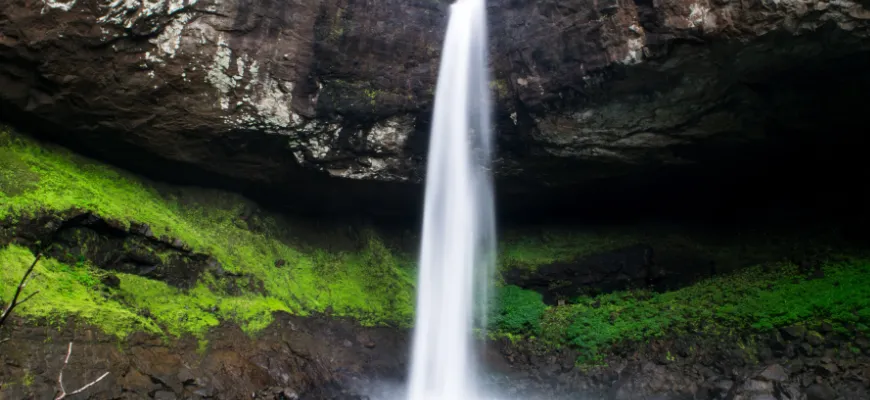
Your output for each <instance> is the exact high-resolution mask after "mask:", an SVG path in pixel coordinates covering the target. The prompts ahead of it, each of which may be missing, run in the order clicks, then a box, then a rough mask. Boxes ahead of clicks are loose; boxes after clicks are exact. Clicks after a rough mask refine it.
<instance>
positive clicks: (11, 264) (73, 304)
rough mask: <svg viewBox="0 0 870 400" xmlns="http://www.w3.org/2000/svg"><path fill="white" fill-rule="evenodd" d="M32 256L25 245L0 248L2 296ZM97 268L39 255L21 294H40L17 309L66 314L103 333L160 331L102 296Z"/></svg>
mask: <svg viewBox="0 0 870 400" xmlns="http://www.w3.org/2000/svg"><path fill="white" fill-rule="evenodd" d="M33 259H34V256H33V254H31V253H30V251H29V250H28V249H26V248H23V247H19V246H9V247H6V248H3V249H0V266H2V268H0V283H2V285H0V287H2V291H0V293H2V298H3V299H7V300H8V299H10V298H11V297H12V294H13V293H14V292H15V288H16V287H17V286H18V282H19V280H20V279H21V277H22V276H23V275H24V272H25V271H26V270H27V268H28V267H29V266H30V264H31V263H32V262H33ZM96 274H98V272H97V271H96V270H95V269H93V268H91V267H89V266H87V265H79V266H68V265H64V264H61V263H59V262H57V261H55V260H52V259H42V260H40V262H39V264H38V265H37V267H36V269H35V272H34V275H33V278H31V280H30V283H28V285H27V287H26V288H25V291H24V294H23V295H28V294H30V293H33V292H34V291H37V290H38V291H39V294H38V295H36V296H35V297H33V298H32V299H30V300H29V301H28V302H26V303H24V304H22V305H21V306H20V307H18V308H16V312H17V313H19V314H21V315H24V316H27V317H30V318H35V319H38V320H40V321H43V322H46V323H49V324H52V323H62V322H65V321H66V319H67V318H68V317H77V318H78V319H79V320H81V321H84V322H87V323H90V324H93V325H96V326H99V327H100V328H102V329H103V330H104V331H105V332H106V333H109V334H113V335H117V336H119V337H125V336H127V335H129V334H130V333H133V332H135V331H145V332H151V333H160V332H161V330H160V328H159V327H158V326H157V325H156V324H155V323H154V322H153V321H152V320H149V319H147V318H145V317H142V316H140V315H138V314H137V313H136V311H135V310H134V309H131V308H130V307H129V306H127V305H125V304H123V303H121V302H119V301H117V300H112V299H107V298H106V297H105V296H103V295H102V294H101V293H100V291H99V289H98V288H96V287H94V286H93V285H92V282H93V280H94V279H93V278H92V277H93V276H95V275H96Z"/></svg>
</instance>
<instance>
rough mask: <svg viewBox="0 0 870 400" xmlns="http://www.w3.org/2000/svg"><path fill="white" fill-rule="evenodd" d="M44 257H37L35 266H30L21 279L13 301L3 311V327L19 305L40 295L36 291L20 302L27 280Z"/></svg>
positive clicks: (0, 320) (0, 316)
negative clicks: (19, 297)
mask: <svg viewBox="0 0 870 400" xmlns="http://www.w3.org/2000/svg"><path fill="white" fill-rule="evenodd" d="M41 257H42V254H41V253H39V254H37V255H36V259H34V260H33V264H30V268H28V269H27V272H25V273H24V277H22V278H21V282H20V283H19V284H18V288H17V289H15V295H14V296H12V301H11V302H9V305H8V306H6V310H4V311H3V315H0V326H3V323H5V322H6V318H7V317H9V314H10V313H12V310H14V309H15V307H17V306H18V305H19V304H21V303H24V302H25V301H27V300H30V298H31V297H33V295H35V294H36V293H39V291H36V292H34V293H31V294H30V295H29V296H27V297H26V298H24V300H22V301H21V302H19V301H18V296H20V295H21V291H23V290H24V287H25V286H27V278H28V277H30V274H31V273H32V272H33V269H34V268H36V263H38V262H39V259H40V258H41Z"/></svg>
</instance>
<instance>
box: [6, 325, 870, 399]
mask: <svg viewBox="0 0 870 400" xmlns="http://www.w3.org/2000/svg"><path fill="white" fill-rule="evenodd" d="M276 316H277V318H276V321H275V322H274V323H273V325H272V326H270V327H269V328H268V329H266V330H265V331H263V332H262V333H261V334H259V335H257V337H256V338H254V339H251V338H249V337H247V336H246V335H245V334H244V333H242V332H241V331H240V330H239V329H238V328H236V327H232V326H221V327H219V328H217V329H215V330H214V331H212V332H211V333H210V334H209V335H208V337H207V339H208V344H207V345H206V346H198V345H197V342H196V341H195V340H191V339H187V340H182V341H177V342H176V341H170V342H167V341H163V340H161V339H159V338H154V337H148V336H145V335H137V336H134V337H132V338H129V340H126V341H124V342H123V343H119V342H118V341H117V340H115V339H114V338H110V337H105V336H104V335H101V334H99V333H97V332H96V331H93V330H91V329H88V328H87V327H83V326H79V327H74V326H72V325H67V326H65V327H51V328H38V327H33V326H31V325H27V324H25V325H23V326H17V327H15V328H14V330H13V332H12V333H11V335H12V336H11V339H10V340H9V341H6V342H4V343H0V361H2V363H0V396H2V397H3V398H14V399H19V398H48V397H49V396H52V395H53V394H54V393H55V389H56V385H57V375H58V373H59V371H60V367H61V365H62V363H63V358H64V356H65V354H66V351H67V343H68V342H70V341H73V342H74V346H73V352H72V355H71V357H70V361H69V365H68V367H67V368H66V369H65V373H64V383H65V386H66V387H67V388H69V387H74V388H78V387H80V386H82V385H84V384H86V383H88V382H90V381H91V380H92V379H94V378H96V377H98V376H100V375H102V374H103V373H105V372H109V375H108V376H107V377H106V378H105V379H104V380H102V381H100V382H99V383H98V384H97V385H94V386H93V387H91V388H90V389H88V391H86V392H85V393H86V394H85V395H86V396H88V398H92V399H191V400H193V399H243V398H247V399H251V398H253V399H259V400H288V399H308V400H326V399H329V400H361V399H366V398H370V399H391V398H399V397H400V396H399V395H396V394H395V393H401V392H400V390H401V383H400V382H401V381H402V380H403V379H404V377H405V374H406V368H407V364H406V360H407V349H408V346H409V343H408V340H407V339H408V332H406V331H401V330H395V329H389V328H377V329H373V328H361V327H359V326H356V325H354V324H352V323H350V322H347V321H341V320H335V319H326V318H298V317H291V316H288V315H286V314H280V313H279V314H277V315H276ZM4 337H5V336H4ZM786 337H787V338H786ZM810 337H815V338H817V339H818V340H817V341H814V342H813V343H815V344H810V340H809V338H810ZM853 341H855V342H859V343H864V342H863V341H864V339H860V338H859V339H855V337H853V336H850V335H849V336H843V335H840V334H837V333H833V332H829V333H826V334H824V335H822V334H820V333H818V332H813V331H810V332H809V333H808V334H807V335H806V336H805V337H804V336H803V335H800V336H799V337H795V336H792V335H784V334H783V335H781V334H779V333H778V332H773V333H770V334H762V335H757V334H755V335H750V336H739V335H738V336H721V337H719V336H710V337H705V336H702V335H695V334H690V335H685V336H683V337H671V338H664V339H654V340H652V341H651V342H649V343H646V344H637V343H634V344H630V343H627V344H626V345H625V346H623V347H624V348H623V349H622V350H619V349H618V350H617V352H616V354H614V355H611V356H609V357H608V358H607V364H606V365H603V366H594V367H588V366H587V368H578V367H576V366H575V360H576V357H577V356H578V355H580V354H581V353H578V352H576V351H572V350H566V349H563V350H559V351H541V349H538V348H536V346H535V345H534V344H530V343H528V342H523V341H519V342H515V343H512V342H511V341H509V340H507V339H505V340H503V341H498V342H492V343H489V346H488V350H487V351H486V354H485V357H486V358H485V360H486V361H485V363H486V365H487V367H488V370H489V373H488V374H487V375H486V378H485V379H484V385H485V386H487V387H488V389H489V390H491V391H492V392H493V393H497V394H499V395H500V398H507V399H576V398H577V396H584V397H583V398H587V397H588V398H607V399H617V400H620V399H638V398H644V399H661V400H679V399H698V400H722V399H747V400H752V399H756V400H760V399H775V400H786V399H792V400H793V399H805V400H829V399H846V400H861V399H866V398H867V396H868V395H870V372H868V371H870V369H868V368H870V359H868V351H870V350H868V348H867V346H862V347H863V348H859V347H856V346H855V345H854V344H852V342H853ZM865 344H866V343H865ZM797 348H800V349H802V350H801V351H796V350H795V349H797ZM68 390H70V389H68ZM397 390H398V391H397Z"/></svg>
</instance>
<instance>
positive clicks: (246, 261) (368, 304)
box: [0, 130, 413, 337]
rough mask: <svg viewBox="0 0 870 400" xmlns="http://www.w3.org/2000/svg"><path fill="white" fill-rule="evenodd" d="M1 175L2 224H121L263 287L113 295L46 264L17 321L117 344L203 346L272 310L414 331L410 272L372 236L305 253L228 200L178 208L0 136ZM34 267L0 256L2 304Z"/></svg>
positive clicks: (264, 321) (24, 258) (6, 253)
mask: <svg viewBox="0 0 870 400" xmlns="http://www.w3.org/2000/svg"><path fill="white" fill-rule="evenodd" d="M0 167H2V173H0V221H6V224H7V225H9V224H14V223H16V221H17V220H20V219H21V217H22V216H25V215H37V214H41V213H53V212H57V213H60V212H63V211H65V210H70V209H80V210H87V211H90V212H92V213H94V214H96V215H99V216H100V217H102V218H105V219H112V220H116V221H120V222H121V223H122V224H126V225H127V226H129V225H130V224H131V223H147V224H148V225H149V226H150V228H151V230H152V231H153V233H154V235H155V236H158V237H161V236H162V237H169V238H177V239H180V240H182V241H183V242H184V243H186V244H187V245H188V246H190V247H191V248H192V249H193V251H195V252H200V253H205V254H209V255H211V256H213V257H214V258H216V259H217V260H218V261H219V262H220V263H221V265H222V268H223V269H224V270H226V271H228V272H237V273H245V274H248V275H251V276H253V277H255V278H256V279H257V280H259V281H262V282H263V288H262V290H256V291H254V290H249V289H245V288H242V292H241V293H234V294H233V295H229V294H228V293H225V292H223V291H222V290H221V289H216V288H220V287H222V286H221V285H219V284H216V283H219V282H216V280H218V279H219V278H215V277H213V276H206V277H204V278H203V279H202V281H201V282H200V283H199V284H198V285H197V286H196V287H195V288H194V289H192V290H189V291H181V290H178V289H175V288H173V287H171V286H168V285H166V284H165V283H163V282H160V281H154V280H150V279H147V278H143V277H139V276H134V275H125V274H119V278H120V280H121V284H120V287H119V288H118V289H111V290H110V289H108V288H104V287H101V285H100V284H99V279H98V278H99V276H98V275H99V274H101V273H103V272H101V271H100V270H99V269H97V268H94V267H93V266H89V265H87V263H80V265H77V266H68V265H66V266H65V265H62V264H61V263H59V262H57V261H55V260H44V261H42V262H41V263H40V265H39V267H38V269H37V271H38V274H39V276H38V277H37V278H36V279H35V280H34V282H33V283H31V285H29V287H28V290H31V291H32V290H37V289H39V290H40V291H41V292H40V294H39V295H38V296H36V297H35V298H34V299H33V300H32V301H31V302H30V303H29V304H25V305H24V306H22V307H21V308H20V309H19V310H18V311H19V313H20V314H21V315H23V316H32V317H40V318H50V319H57V318H64V317H69V316H75V317H78V318H81V319H84V320H86V321H88V322H90V323H93V324H95V325H97V326H99V327H101V328H103V329H105V330H106V331H108V332H111V333H114V334H116V335H118V336H121V337H123V336H125V335H127V334H129V333H130V332H133V331H135V330H145V331H151V332H158V331H165V332H168V333H171V334H174V335H183V334H194V335H197V336H202V335H203V334H204V333H205V332H206V331H207V330H208V328H209V327H211V326H214V325H217V324H218V323H219V321H221V320H230V321H234V322H237V323H239V324H240V325H241V326H242V327H243V328H244V329H245V330H246V331H249V332H255V331H257V330H259V329H261V328H263V327H265V326H266V325H268V323H269V322H270V321H271V313H272V312H273V311H276V310H282V311H287V312H291V313H295V314H299V315H305V314H308V313H311V312H324V311H327V310H329V311H330V312H331V313H332V315H336V316H347V317H353V318H356V319H358V320H359V321H360V322H361V323H363V324H368V325H373V324H398V325H407V324H409V323H410V321H411V315H412V311H413V307H412V298H413V280H412V277H411V273H410V272H409V269H410V265H408V263H403V262H401V260H403V259H404V258H403V257H399V256H398V255H397V254H395V253H394V252H393V251H391V250H390V249H388V248H387V247H386V246H385V245H384V243H383V241H382V240H381V239H380V238H379V237H378V236H377V235H376V234H374V233H371V232H369V233H368V234H367V235H366V237H365V239H364V240H362V243H361V244H360V246H358V249H357V250H355V251H343V252H325V251H306V250H304V249H303V247H302V246H299V245H293V244H291V243H288V241H287V240H284V239H282V238H281V235H279V234H278V233H277V231H278V228H277V227H276V224H275V222H274V221H269V220H268V219H267V220H265V221H260V222H261V224H260V225H262V226H264V227H265V228H264V229H257V230H252V229H248V228H247V226H245V224H244V223H240V221H239V218H238V216H239V215H240V214H243V211H244V210H242V209H241V208H242V207H243V204H244V201H243V199H240V198H237V199H236V200H237V201H233V198H234V196H231V195H223V196H224V197H228V198H230V200H229V201H227V199H226V198H223V199H221V201H220V202H215V203H219V204H218V205H214V204H204V203H199V204H197V203H193V204H192V203H187V202H182V201H179V199H178V198H175V197H173V196H170V195H166V196H164V195H161V194H160V193H159V192H158V191H157V190H155V189H154V188H153V187H151V186H150V185H148V184H146V183H144V181H143V180H141V179H138V178H136V177H133V176H130V175H128V174H125V173H123V172H121V171H118V170H115V169H113V168H110V167H107V166H105V165H102V164H99V163H95V162H93V161H91V160H88V159H86V158H83V157H79V156H76V155H74V154H72V153H70V152H68V151H65V150H63V149H57V148H50V147H47V146H44V145H42V144H39V143H37V142H35V141H34V140H31V139H29V138H26V137H23V136H20V135H17V134H14V133H11V132H9V131H8V130H4V131H2V132H0ZM183 203H184V204H183ZM30 259H32V256H28V253H27V251H26V250H25V249H23V248H20V247H16V246H10V247H6V248H5V249H3V250H2V251H0V265H2V272H0V274H2V276H0V282H2V285H3V286H2V292H0V294H2V295H3V299H7V298H8V296H9V295H10V293H11V292H12V291H13V290H14V286H15V282H16V279H17V277H19V276H20V273H21V272H23V268H25V267H26V265H27V264H29V260H30ZM279 260H280V261H279ZM276 261H277V262H278V264H276ZM281 264H283V265H281Z"/></svg>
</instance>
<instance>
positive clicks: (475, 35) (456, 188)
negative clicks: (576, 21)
mask: <svg viewBox="0 0 870 400" xmlns="http://www.w3.org/2000/svg"><path fill="white" fill-rule="evenodd" d="M486 33H487V31H486V7H485V0H458V1H457V2H456V3H455V4H453V5H452V6H451V8H450V22H449V24H448V27H447V37H446V40H445V43H444V48H443V51H442V53H441V54H442V59H441V69H440V72H439V74H438V87H437V91H436V93H435V113H434V117H433V122H432V132H431V139H430V144H429V163H428V167H427V176H426V204H425V212H424V218H423V240H422V249H421V255H420V274H419V278H418V293H417V314H416V315H417V320H416V325H415V326H416V328H415V331H414V345H413V354H412V357H413V360H412V365H411V382H410V387H409V399H410V400H430V399H441V400H466V399H473V398H478V397H479V393H478V388H477V385H476V381H477V379H476V376H477V370H476V368H475V351H474V343H473V341H472V327H473V324H474V321H475V320H477V321H479V322H481V323H482V325H485V320H484V318H482V316H483V315H485V313H481V315H475V310H485V307H477V308H475V307H474V306H475V304H484V303H485V300H486V297H487V292H486V285H487V283H488V281H489V275H490V272H491V270H492V266H493V264H494V260H493V257H494V247H495V245H494V243H495V232H494V231H495V228H494V218H493V199H492V183H491V178H490V172H489V167H490V158H491V147H492V146H491V138H490V126H489V125H490V122H489V110H490V99H489V88H488V74H487V69H486V68H487V40H486ZM475 317H479V318H475Z"/></svg>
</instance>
